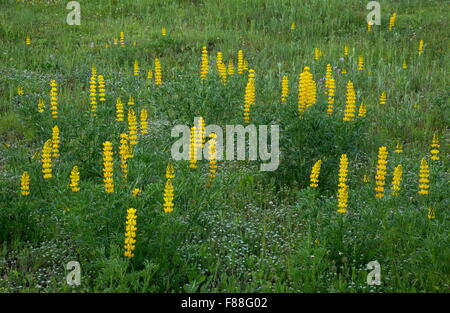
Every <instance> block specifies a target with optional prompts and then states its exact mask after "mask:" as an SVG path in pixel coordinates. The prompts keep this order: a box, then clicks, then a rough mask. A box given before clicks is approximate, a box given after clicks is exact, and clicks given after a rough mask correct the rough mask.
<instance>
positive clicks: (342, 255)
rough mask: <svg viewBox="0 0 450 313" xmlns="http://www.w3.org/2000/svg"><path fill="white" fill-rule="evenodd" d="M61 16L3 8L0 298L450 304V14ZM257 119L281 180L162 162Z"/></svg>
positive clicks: (90, 11) (339, 5)
mask: <svg viewBox="0 0 450 313" xmlns="http://www.w3.org/2000/svg"><path fill="white" fill-rule="evenodd" d="M67 2H68V1H62V0H34V1H31V0H30V1H26V0H23V1H16V0H0V48H1V49H0V138H1V145H0V292H449V291H450V262H449V260H450V248H449V247H450V238H449V218H450V216H449V210H448V209H449V199H448V191H449V185H448V168H449V167H448V165H449V163H448V154H449V149H448V143H449V132H448V130H449V127H448V126H449V117H450V109H449V83H448V80H447V79H448V77H447V73H448V69H449V68H448V67H449V64H450V58H449V44H450V41H449V37H450V36H449V31H448V30H449V29H450V24H449V20H448V16H447V15H446V13H445V12H448V11H449V9H450V8H449V6H450V4H449V2H448V1H441V0H427V1H425V0H401V1H394V0H380V1H379V2H380V5H381V25H379V26H378V25H373V26H372V27H371V29H370V31H369V30H368V25H367V22H366V16H367V14H368V13H369V10H367V9H366V5H367V3H368V2H369V1H359V0H303V1H300V0H247V1H244V0H227V1H219V0H210V1H208V0H177V1H167V0H166V1H163V0H148V1H145V0H120V1H119V0H98V1H87V0H80V1H79V3H80V4H81V24H80V25H79V26H77V25H68V24H67V23H66V17H67V14H68V13H69V12H70V10H67V9H66V4H67ZM394 13H395V14H396V15H394V17H395V20H393V18H392V16H393V14H394ZM390 24H391V25H390ZM163 28H164V29H165V34H164V35H163ZM121 32H123V34H124V36H123V40H121V36H120V33H121ZM203 47H206V51H207V60H208V64H205V63H203V65H202V50H204V48H203ZM240 50H242V52H243V58H241V59H240V60H238V51H240ZM218 52H221V53H222V57H223V61H222V62H220V60H219V61H217V59H218V58H217V54H218ZM204 56H205V54H204ZM219 59H220V57H219ZM203 60H205V57H203ZM158 61H159V62H160V68H161V72H160V74H161V75H162V79H161V81H158V79H159V78H158V75H159V73H158V64H157V63H158ZM230 62H232V63H233V66H234V69H233V71H232V69H231V68H230ZM155 64H156V66H155ZM247 64H248V66H247ZM328 64H329V65H330V66H328V68H329V69H330V68H331V73H330V72H329V73H328V74H327V65H328ZM136 65H137V67H136ZM305 67H309V68H310V69H309V71H308V70H307V69H305ZM201 69H203V71H204V78H205V79H204V80H202V79H201ZM224 69H225V72H226V78H225V76H224ZM251 70H254V78H252V77H251V75H253V74H252V73H253V71H251ZM238 71H241V72H242V73H240V74H239V73H238ZM206 72H207V73H206ZM305 72H307V73H306V74H305ZM300 73H304V74H302V77H307V76H308V75H309V76H308V77H312V80H309V82H310V83H305V81H306V80H304V81H302V82H301V83H300V88H299V86H298V85H299V74H300ZM100 76H102V77H103V79H104V87H101V86H100V85H101V81H102V79H101V78H100V79H99V77H100ZM283 77H285V78H284V80H285V81H286V80H287V81H288V88H287V89H286V85H285V87H284V90H285V94H284V96H283V99H282V81H283ZM225 79H226V81H225ZM330 79H333V82H334V83H330V81H331V80H330ZM349 82H351V83H352V84H353V86H354V92H353V91H352V88H351V87H349ZM99 83H100V84H99ZM51 84H53V85H52V86H51ZM330 84H333V85H334V87H330V86H331V85H330ZM93 85H94V88H93ZM302 86H307V87H308V88H306V89H305V90H306V91H304V92H303V91H301V90H303V89H302V88H303V87H302ZM102 88H103V89H104V92H103V95H102V91H101V89H102ZM330 89H333V91H330ZM249 90H250V91H251V90H253V92H254V94H255V96H254V104H253V103H252V104H251V105H250V104H248V103H247V101H250V100H248V99H250V98H251V95H250V96H249ZM299 90H300V92H299ZM333 92H334V96H333V95H332V94H333ZM51 93H53V95H51ZM250 93H251V92H250ZM312 94H314V95H315V96H314V95H313V96H312V98H311V97H310V96H311V95H312ZM384 96H385V99H383V97H384ZM102 97H103V99H101V98H102ZM130 97H134V104H130V103H129V100H130ZM249 97H250V98H249ZM380 97H381V99H380ZM118 98H120V99H121V102H122V104H123V121H120V118H118V112H117V107H118V105H117V99H118ZM330 98H332V99H333V100H332V101H334V103H332V104H331V111H330ZM352 98H354V101H353V103H352V102H351V99H352ZM93 99H94V100H93ZM304 99H306V100H304ZM308 99H313V100H311V101H310V102H308V101H309V100H308ZM349 99H350V100H349ZM93 101H94V104H93ZM301 101H306V102H305V103H307V104H306V106H303V107H301V103H300V104H299V102H301ZM332 101H331V102H332ZM52 102H56V104H52ZM250 102H251V101H250ZM245 108H247V109H249V111H250V115H249V122H250V123H251V124H254V125H271V124H274V125H279V127H280V164H279V167H278V169H277V170H275V171H271V172H263V171H260V169H259V165H260V163H261V162H260V161H247V160H244V161H221V160H219V161H217V169H216V170H215V172H214V170H212V167H211V162H209V161H208V160H198V161H197V163H196V164H195V165H196V168H192V162H190V161H175V160H172V157H171V147H172V144H173V143H174V141H175V140H176V139H175V138H172V137H171V129H172V127H173V126H174V125H178V124H182V125H188V126H189V127H192V126H194V125H193V123H194V118H195V117H200V116H201V117H203V118H204V121H205V123H206V124H207V125H209V124H216V125H220V126H223V127H224V126H225V125H237V124H239V125H245V120H244V109H245ZM364 109H365V111H364ZM119 111H120V105H119ZM131 112H134V113H135V119H136V121H133V114H132V113H131ZM143 112H144V113H143ZM119 113H120V112H119ZM119 115H120V114H119ZM130 116H131V122H130ZM346 116H347V117H349V120H345V119H346V118H345V117H346ZM147 124H148V126H145V125H147ZM130 125H131V127H130ZM143 125H144V126H143ZM55 126H57V128H58V130H59V134H58V133H56V134H55V130H54V129H55V128H54V127H55ZM136 131H137V134H135V132H136ZM143 131H144V132H143ZM121 134H126V135H124V136H122V137H121ZM133 134H135V135H136V136H137V140H136V143H137V144H133V143H132V142H131V137H132V135H133ZM194 139H195V138H194ZM433 139H434V141H433ZM206 140H208V138H206ZM200 141H201V140H200ZM105 142H110V143H111V146H112V155H111V152H109V150H108V149H109V146H108V145H105V144H104V143H105ZM200 145H201V143H200ZM432 145H433V146H432ZM105 147H106V150H108V151H106V153H105ZM382 147H386V150H384V148H382ZM436 150H437V151H438V152H436ZM384 151H385V152H384ZM380 152H381V153H380ZM342 155H346V157H347V160H348V161H347V162H345V160H344V161H343V156H342ZM319 160H321V162H320V163H319V165H317V163H316V162H317V161H319ZM125 164H126V165H125ZM169 164H171V165H172V166H173V169H174V170H173V173H172V172H171V171H170V168H171V165H169ZM315 164H316V166H314V165H315ZM399 165H401V167H399ZM74 166H76V167H77V168H78V172H79V174H78V176H79V180H77V178H76V177H77V174H76V173H75V174H74V170H73V169H74ZM124 166H126V167H127V177H124V173H123V169H124ZM49 167H50V168H51V175H50V176H51V177H48V174H49V172H48V170H49ZM313 167H314V168H315V170H313ZM168 168H169V170H168V171H167V169H168ZM43 171H44V172H43ZM45 171H47V172H45ZM312 171H313V174H314V173H315V174H316V176H315V179H316V180H318V182H317V183H316V184H315V183H314V182H312V181H311V176H314V175H311V172H312ZM24 172H26V173H27V174H24ZM45 173H47V177H46V178H44V176H46V175H45ZM105 173H108V175H113V182H111V180H105V175H106V174H105ZM27 177H29V182H28V179H27ZM71 177H72V178H71ZM74 177H75V178H74ZM419 180H420V182H419ZM105 181H107V182H106V183H105ZM168 182H169V183H168ZM108 184H109V185H108ZM111 184H113V189H114V190H113V192H111ZM107 185H108V186H107ZM170 186H172V187H173V190H171V188H170ZM380 188H381V189H380ZM171 193H173V211H171V210H170V205H168V204H167V199H168V198H171V196H170V194H171ZM164 198H166V199H164ZM168 201H169V202H170V199H169V200H168ZM130 208H133V209H136V212H135V213H133V212H132V211H129V209H130ZM167 208H169V209H167ZM338 210H339V211H338ZM130 212H131V213H130ZM134 216H135V218H134ZM126 221H128V222H130V221H131V223H129V224H128V225H131V224H132V222H133V221H135V222H136V225H135V228H136V230H133V229H131V230H130V229H128V230H127V231H126ZM126 233H128V234H126ZM134 235H135V236H134ZM126 236H128V237H130V236H131V237H132V238H134V240H135V241H136V242H135V244H133V242H131V246H130V245H129V246H128V250H127V248H126V247H125V245H124V240H125V238H126ZM128 237H127V238H128ZM132 246H134V247H132ZM127 251H128V252H129V254H128V255H127ZM375 260H376V261H378V262H379V264H380V267H381V284H380V285H369V284H367V275H368V274H369V272H370V270H369V269H367V268H366V265H367V264H368V263H369V262H371V261H375ZM70 261H78V262H79V264H80V266H81V284H80V285H79V286H69V285H68V284H67V282H66V275H67V274H68V272H69V271H68V270H67V269H66V264H67V263H68V262H70Z"/></svg>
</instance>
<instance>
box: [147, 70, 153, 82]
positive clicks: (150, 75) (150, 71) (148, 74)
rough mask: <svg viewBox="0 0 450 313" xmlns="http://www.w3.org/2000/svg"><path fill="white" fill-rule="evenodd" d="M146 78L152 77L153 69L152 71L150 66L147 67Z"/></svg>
mask: <svg viewBox="0 0 450 313" xmlns="http://www.w3.org/2000/svg"><path fill="white" fill-rule="evenodd" d="M147 78H148V79H150V80H152V79H153V71H152V69H151V68H149V69H148V72H147Z"/></svg>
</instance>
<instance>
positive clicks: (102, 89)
mask: <svg viewBox="0 0 450 313" xmlns="http://www.w3.org/2000/svg"><path fill="white" fill-rule="evenodd" d="M105 85H106V84H105V78H104V77H103V75H98V97H99V99H98V100H99V101H100V102H105V101H106V98H105V97H106V90H105Z"/></svg>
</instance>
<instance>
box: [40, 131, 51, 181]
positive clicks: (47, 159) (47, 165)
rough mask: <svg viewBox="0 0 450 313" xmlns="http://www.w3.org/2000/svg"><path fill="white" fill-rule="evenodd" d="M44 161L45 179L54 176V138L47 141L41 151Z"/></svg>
mask: <svg viewBox="0 0 450 313" xmlns="http://www.w3.org/2000/svg"><path fill="white" fill-rule="evenodd" d="M41 162H42V174H44V175H43V176H44V179H49V178H52V177H53V175H52V140H51V139H49V140H47V141H46V142H45V144H44V147H43V148H42V153H41Z"/></svg>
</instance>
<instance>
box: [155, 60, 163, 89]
mask: <svg viewBox="0 0 450 313" xmlns="http://www.w3.org/2000/svg"><path fill="white" fill-rule="evenodd" d="M155 84H156V85H157V86H159V85H162V70H161V62H160V61H159V59H155Z"/></svg>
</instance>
